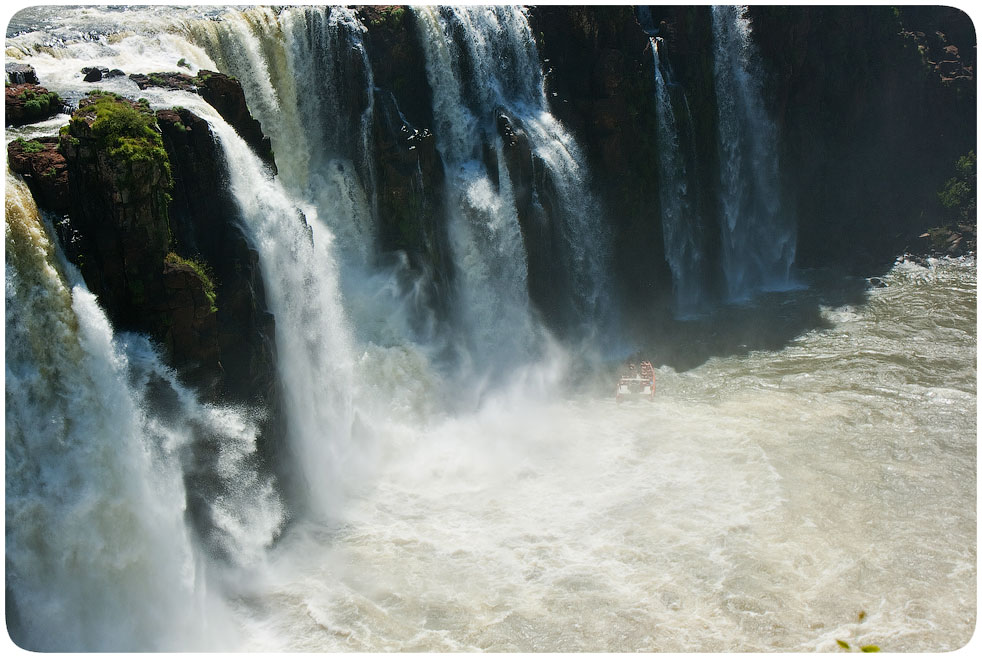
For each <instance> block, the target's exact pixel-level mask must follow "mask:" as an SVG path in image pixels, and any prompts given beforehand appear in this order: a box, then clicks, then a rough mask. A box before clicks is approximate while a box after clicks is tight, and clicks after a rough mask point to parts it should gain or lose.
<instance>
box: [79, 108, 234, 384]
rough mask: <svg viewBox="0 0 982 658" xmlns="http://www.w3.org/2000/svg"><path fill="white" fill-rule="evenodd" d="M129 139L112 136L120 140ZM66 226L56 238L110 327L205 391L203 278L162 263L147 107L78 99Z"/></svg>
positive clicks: (165, 182) (153, 135)
mask: <svg viewBox="0 0 982 658" xmlns="http://www.w3.org/2000/svg"><path fill="white" fill-rule="evenodd" d="M121 138H122V139H124V140H128V141H125V142H124V141H120V139H121ZM61 150H62V152H63V153H64V155H65V162H66V165H67V169H68V193H69V199H70V203H71V215H70V220H71V230H72V231H74V232H75V234H76V235H77V236H78V239H77V240H75V241H73V242H71V243H70V244H66V245H65V249H66V254H67V255H68V257H69V258H70V259H72V260H74V261H75V262H76V263H77V264H78V265H79V267H80V269H81V271H82V275H83V276H84V277H85V280H86V283H87V284H88V285H89V288H90V289H91V290H92V291H93V292H94V293H96V294H97V295H98V296H99V298H100V301H101V303H102V305H103V307H104V308H105V309H106V312H107V314H108V315H109V317H110V320H111V321H112V322H113V324H114V326H116V327H118V328H120V329H124V330H135V331H140V332H143V333H146V334H148V335H150V336H151V337H152V338H153V339H154V340H155V341H157V342H158V343H160V344H162V345H163V346H164V347H165V349H166V352H167V356H168V357H169V360H170V362H171V363H172V364H173V365H174V366H175V367H176V368H177V369H178V370H179V371H180V372H182V373H183V374H184V375H185V377H186V378H187V379H188V380H189V381H190V382H192V383H194V384H196V385H199V386H201V387H202V388H203V390H204V391H205V392H206V393H207V392H209V391H211V390H213V388H214V386H215V385H216V382H217V380H218V378H219V376H220V372H221V366H220V364H219V363H218V360H217V355H218V349H217V332H216V331H215V328H214V327H215V318H214V317H213V316H214V310H213V309H212V308H211V304H207V305H205V304H204V303H203V302H202V301H201V300H202V299H207V294H206V290H207V288H208V285H209V281H207V279H206V278H204V277H203V276H201V275H200V274H199V273H198V272H195V271H193V270H189V268H188V267H185V266H179V265H178V264H175V263H174V262H173V260H171V261H170V262H168V259H169V254H170V252H171V232H170V222H169V218H168V212H167V205H168V202H169V192H170V190H171V188H172V178H171V174H170V163H169V161H168V159H167V155H166V152H165V151H164V149H163V147H162V141H161V139H160V135H159V134H158V133H157V131H156V124H155V120H154V116H153V114H152V112H150V110H149V108H148V107H147V106H144V105H141V104H139V103H134V102H133V101H128V100H126V99H123V98H117V97H113V96H109V95H100V94H97V95H94V96H90V97H88V98H86V99H83V101H82V102H81V103H79V109H78V110H77V111H76V112H75V113H74V114H73V116H72V120H71V123H70V124H69V126H68V130H67V131H66V132H65V133H64V134H63V135H62V139H61Z"/></svg>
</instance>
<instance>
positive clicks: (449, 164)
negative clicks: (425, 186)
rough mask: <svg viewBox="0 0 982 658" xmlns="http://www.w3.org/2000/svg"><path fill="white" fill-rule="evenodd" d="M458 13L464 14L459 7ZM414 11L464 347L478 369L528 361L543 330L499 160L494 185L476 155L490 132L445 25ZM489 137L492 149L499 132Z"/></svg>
mask: <svg viewBox="0 0 982 658" xmlns="http://www.w3.org/2000/svg"><path fill="white" fill-rule="evenodd" d="M462 15H463V16H464V17H469V15H468V14H466V10H462ZM418 16H419V18H420V21H419V22H420V25H421V32H420V39H421V43H422V45H423V48H424V51H425V52H426V56H427V77H428V78H429V82H430V87H431V88H432V89H433V104H434V117H435V121H436V131H435V132H436V134H437V144H438V149H439V151H440V154H441V156H442V157H443V161H444V166H445V167H446V170H447V193H448V196H449V197H450V201H449V203H448V204H447V206H448V208H449V209H450V210H449V212H450V220H449V234H450V242H451V248H452V249H453V251H454V260H455V262H456V264H457V270H458V280H459V284H458V294H459V297H460V299H459V302H458V303H457V305H456V306H457V308H458V309H459V311H458V312H459V317H460V320H459V322H460V323H461V324H462V326H463V329H464V332H465V335H466V340H467V344H466V346H465V350H466V353H467V354H468V355H470V356H471V358H473V359H474V361H475V362H476V364H475V371H476V374H477V375H479V376H483V375H484V373H485V372H486V371H487V370H488V369H489V368H491V367H492V366H493V365H495V364H498V365H503V366H505V367H506V368H508V369H510V368H511V367H514V365H516V364H517V363H521V362H527V361H529V360H530V359H531V358H532V357H533V355H534V354H535V353H536V352H537V351H538V350H539V343H541V341H542V340H543V337H542V335H541V333H540V329H539V327H538V326H537V324H536V323H535V321H534V319H533V317H532V313H531V308H530V302H529V298H528V285H527V276H528V263H527V261H526V256H525V251H524V247H523V244H522V236H521V228H520V227H519V223H518V214H517V211H516V208H515V203H514V198H513V197H512V194H511V184H510V179H509V173H508V170H507V168H506V167H505V163H504V159H503V158H499V159H498V162H497V166H496V167H495V171H494V174H495V176H496V177H497V178H498V181H499V184H498V186H497V189H495V187H496V186H495V185H494V183H493V182H492V179H491V175H490V172H489V171H488V167H487V166H486V165H485V164H484V162H483V160H482V151H483V145H484V141H485V140H486V139H494V138H492V137H490V136H487V135H485V134H484V123H486V121H487V119H486V118H484V117H476V116H475V115H474V114H473V113H472V112H471V110H470V109H469V108H468V106H467V105H466V104H465V100H464V95H465V93H466V91H465V89H464V88H463V81H462V77H463V76H464V75H465V74H464V72H461V71H459V70H458V69H459V66H460V63H459V61H458V59H457V55H456V52H455V51H456V48H457V46H456V44H455V43H454V42H453V40H452V37H451V36H450V35H449V34H448V32H449V31H450V30H451V29H452V26H451V25H450V24H449V22H448V21H447V20H445V19H443V18H442V17H441V16H440V10H438V9H436V8H431V7H420V8H418ZM495 83H497V84H499V85H500V84H501V82H498V81H497V80H495V79H494V78H492V81H491V82H489V84H495ZM482 100H483V99H482ZM485 107H486V106H485ZM482 119H483V121H482ZM494 144H495V148H496V150H497V152H498V153H500V152H501V150H502V149H501V141H500V138H497V139H496V140H495V142H494ZM505 327H507V328H508V329H507V330H504V328H505ZM503 359H504V361H503Z"/></svg>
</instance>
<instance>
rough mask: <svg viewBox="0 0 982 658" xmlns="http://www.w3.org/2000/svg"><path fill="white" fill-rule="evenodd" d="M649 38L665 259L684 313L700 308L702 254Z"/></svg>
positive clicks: (655, 40)
mask: <svg viewBox="0 0 982 658" xmlns="http://www.w3.org/2000/svg"><path fill="white" fill-rule="evenodd" d="M649 40H650V42H651V56H652V60H653V64H654V72H655V105H656V109H657V112H658V173H659V177H660V186H659V199H660V202H661V220H662V233H663V235H664V243H665V258H666V260H668V264H669V267H670V268H671V270H672V286H673V289H674V293H675V306H676V312H677V313H678V314H681V315H686V314H690V313H692V312H694V311H696V310H697V309H698V308H699V305H700V303H701V301H702V295H703V282H702V273H703V254H702V250H701V248H700V246H699V242H698V238H697V236H698V233H697V231H698V229H699V217H698V216H697V213H696V210H695V208H694V207H693V203H692V201H691V197H690V192H689V185H690V182H689V177H688V174H687V172H686V166H685V158H684V157H683V153H682V149H681V147H680V145H679V139H680V138H679V126H678V123H677V121H676V119H675V110H674V109H673V107H672V97H671V94H670V92H669V84H668V81H667V80H666V78H665V76H666V72H665V71H664V70H663V66H662V62H661V57H660V52H659V48H660V47H661V44H662V38H661V37H654V36H652V37H649ZM686 109H688V106H687V105H686Z"/></svg>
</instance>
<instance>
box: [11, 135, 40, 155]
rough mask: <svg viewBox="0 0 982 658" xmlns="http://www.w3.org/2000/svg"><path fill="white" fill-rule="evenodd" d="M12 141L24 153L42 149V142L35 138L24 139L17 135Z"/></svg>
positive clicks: (37, 151)
mask: <svg viewBox="0 0 982 658" xmlns="http://www.w3.org/2000/svg"><path fill="white" fill-rule="evenodd" d="M14 143H15V144H17V145H18V146H19V147H20V149H21V150H22V151H23V152H24V153H40V152H41V151H43V150H44V144H42V143H41V142H39V141H37V140H36V139H32V140H30V141H25V140H24V139H23V138H21V137H18V138H17V139H15V140H14Z"/></svg>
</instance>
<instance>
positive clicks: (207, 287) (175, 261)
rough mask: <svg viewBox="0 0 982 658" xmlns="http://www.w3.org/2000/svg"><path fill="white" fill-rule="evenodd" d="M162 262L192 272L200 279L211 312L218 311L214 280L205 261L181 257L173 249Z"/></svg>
mask: <svg viewBox="0 0 982 658" xmlns="http://www.w3.org/2000/svg"><path fill="white" fill-rule="evenodd" d="M164 262H165V263H170V264H171V265H179V266H183V267H186V268H188V269H190V270H191V271H192V272H194V273H195V274H196V275H197V277H198V279H199V280H200V281H201V285H202V288H203V289H204V292H205V296H206V297H208V301H209V302H210V303H211V312H212V313H215V312H217V311H218V306H217V305H216V303H215V302H216V300H217V297H218V295H217V293H216V291H215V282H214V280H213V279H212V276H211V271H210V268H209V267H208V265H207V264H206V263H203V262H201V261H197V260H194V259H193V258H182V257H180V256H178V255H177V254H175V253H174V252H173V251H172V252H170V253H168V254H167V256H166V257H165V258H164Z"/></svg>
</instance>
